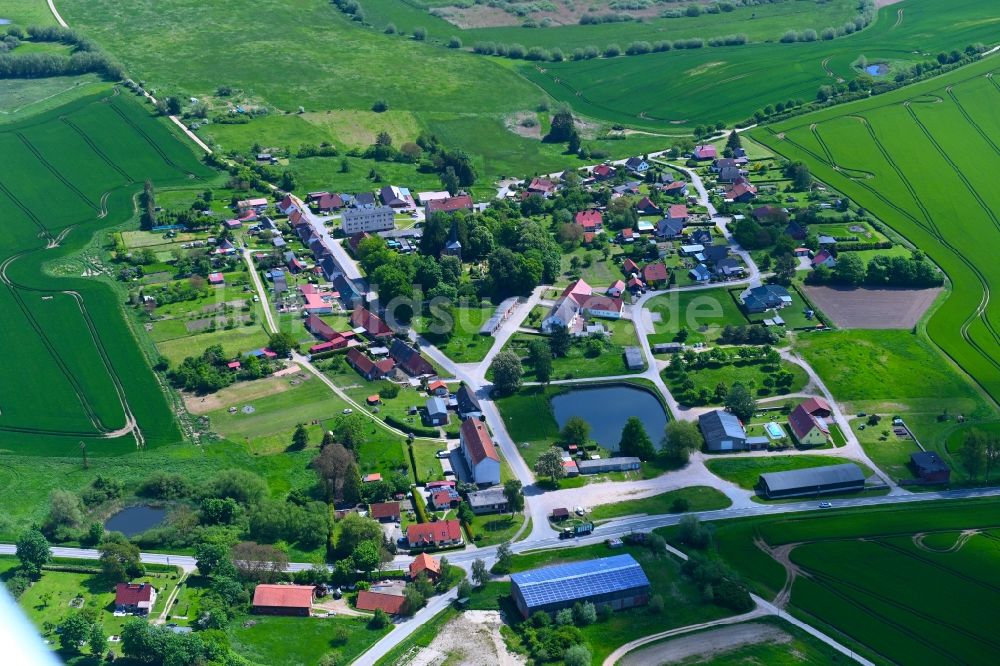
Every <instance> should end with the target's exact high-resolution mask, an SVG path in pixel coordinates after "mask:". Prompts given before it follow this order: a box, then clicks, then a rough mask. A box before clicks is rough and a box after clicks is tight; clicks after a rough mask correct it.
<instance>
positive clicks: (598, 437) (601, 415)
mask: <svg viewBox="0 0 1000 666" xmlns="http://www.w3.org/2000/svg"><path fill="white" fill-rule="evenodd" d="M552 413H553V415H554V416H555V418H556V423H558V424H559V428H560V429H562V427H563V426H564V425H566V421H568V420H569V419H570V417H573V416H579V417H582V418H583V420H585V421H586V422H587V423H589V424H590V436H591V438H592V439H594V440H595V441H596V442H597V443H598V444H600V445H601V446H603V447H604V448H606V449H609V450H611V451H617V450H618V442H619V441H620V440H621V437H622V428H624V427H625V421H627V420H628V418H629V417H630V416H637V417H639V420H640V421H642V425H643V426H644V427H645V428H646V434H648V435H649V438H650V439H651V440H653V443H654V444H655V445H656V446H659V444H660V440H661V439H663V429H664V428H665V427H666V425H667V414H666V412H665V411H664V410H663V405H661V404H660V401H659V400H658V399H657V398H656V396H655V395H653V394H652V393H650V392H649V391H646V390H644V389H641V388H637V387H635V386H629V385H627V384H612V385H610V386H597V387H594V388H576V389H573V390H570V391H567V392H566V393H560V394H559V395H557V396H555V397H553V398H552Z"/></svg>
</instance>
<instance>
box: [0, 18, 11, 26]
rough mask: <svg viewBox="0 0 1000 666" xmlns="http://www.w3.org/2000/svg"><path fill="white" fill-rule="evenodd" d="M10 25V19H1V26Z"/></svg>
mask: <svg viewBox="0 0 1000 666" xmlns="http://www.w3.org/2000/svg"><path fill="white" fill-rule="evenodd" d="M8 23H10V19H5V18H0V25H7V24H8Z"/></svg>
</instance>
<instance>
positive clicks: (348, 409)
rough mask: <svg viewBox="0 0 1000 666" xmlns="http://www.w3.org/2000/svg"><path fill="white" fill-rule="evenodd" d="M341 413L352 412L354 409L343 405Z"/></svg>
mask: <svg viewBox="0 0 1000 666" xmlns="http://www.w3.org/2000/svg"><path fill="white" fill-rule="evenodd" d="M343 413H344V414H353V413H354V410H353V409H351V408H350V407H345V408H344V411H343Z"/></svg>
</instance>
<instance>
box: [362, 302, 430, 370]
mask: <svg viewBox="0 0 1000 666" xmlns="http://www.w3.org/2000/svg"><path fill="white" fill-rule="evenodd" d="M372 316H373V317H374V316H375V315H372ZM389 356H391V357H392V359H393V360H394V361H396V364H397V365H398V366H399V367H400V368H402V369H403V372H405V373H406V374H408V375H411V376H413V377H419V376H421V375H433V374H434V366H433V365H431V364H430V362H429V361H428V360H427V359H425V358H424V357H423V356H421V355H420V352H419V351H417V350H416V349H414V348H413V347H411V346H410V345H408V344H406V343H405V342H403V341H402V340H400V339H398V338H397V339H395V340H393V341H392V344H391V345H390V346H389Z"/></svg>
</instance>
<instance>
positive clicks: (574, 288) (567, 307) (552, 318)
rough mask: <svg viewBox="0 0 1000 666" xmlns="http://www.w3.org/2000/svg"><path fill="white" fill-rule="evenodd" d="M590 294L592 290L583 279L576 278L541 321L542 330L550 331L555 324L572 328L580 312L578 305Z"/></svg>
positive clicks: (544, 331)
mask: <svg viewBox="0 0 1000 666" xmlns="http://www.w3.org/2000/svg"><path fill="white" fill-rule="evenodd" d="M591 294H593V290H592V289H591V288H590V285H589V284H587V283H586V282H584V281H583V280H577V281H576V282H574V283H573V284H571V285H569V286H568V287H566V289H565V290H563V293H562V295H561V296H560V297H559V300H557V301H556V303H555V305H553V306H552V310H550V311H549V314H548V316H547V317H546V318H545V319H544V320H543V321H542V332H543V333H552V331H553V330H554V327H555V326H561V327H562V328H565V329H567V330H570V329H572V328H573V326H574V324H575V323H576V321H577V317H578V315H579V313H580V307H581V306H582V304H583V303H584V301H585V300H586V299H587V298H589V297H590V296H591Z"/></svg>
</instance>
